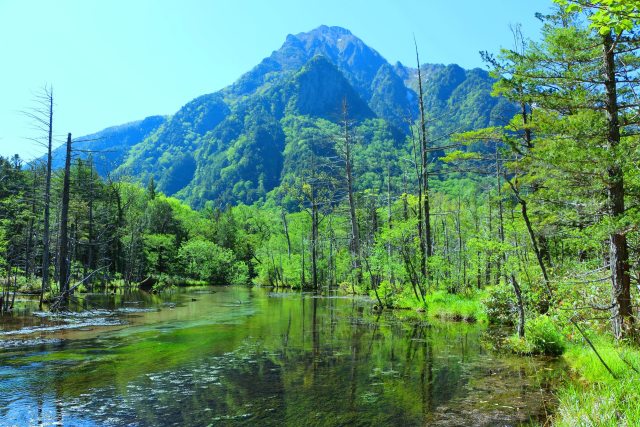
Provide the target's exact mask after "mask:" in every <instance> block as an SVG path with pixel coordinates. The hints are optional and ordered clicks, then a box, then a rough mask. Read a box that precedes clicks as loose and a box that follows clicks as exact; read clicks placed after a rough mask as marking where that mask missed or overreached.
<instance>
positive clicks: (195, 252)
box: [178, 239, 249, 285]
mask: <svg viewBox="0 0 640 427" xmlns="http://www.w3.org/2000/svg"><path fill="white" fill-rule="evenodd" d="M178 258H179V260H180V262H181V265H182V270H183V271H184V272H185V273H186V274H187V275H188V276H189V277H190V278H193V279H198V280H204V281H207V282H209V283H213V284H224V285H238V284H246V283H247V282H248V280H249V270H248V268H247V265H246V264H245V263H244V262H241V261H236V259H235V255H234V254H233V252H232V251H231V250H230V249H225V248H223V247H221V246H218V245H216V244H215V243H213V242H209V241H207V240H199V239H194V240H189V241H188V242H186V243H184V244H183V245H182V246H181V247H180V250H179V251H178Z"/></svg>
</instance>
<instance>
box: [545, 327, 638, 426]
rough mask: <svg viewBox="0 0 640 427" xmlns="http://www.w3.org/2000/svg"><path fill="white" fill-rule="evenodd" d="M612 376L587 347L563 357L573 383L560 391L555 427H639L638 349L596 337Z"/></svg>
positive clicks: (579, 346)
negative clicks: (556, 426)
mask: <svg viewBox="0 0 640 427" xmlns="http://www.w3.org/2000/svg"><path fill="white" fill-rule="evenodd" d="M594 344H595V346H596V348H597V350H598V352H599V353H600V355H601V356H602V358H603V359H604V361H605V363H606V364H607V365H608V366H609V368H611V370H612V371H613V373H614V375H615V378H614V376H612V375H611V374H610V373H609V372H608V371H607V369H606V368H605V367H604V366H603V365H602V363H601V362H600V361H599V360H598V358H597V356H596V355H595V354H594V352H593V351H592V350H591V349H590V348H589V347H588V346H587V345H586V344H574V345H572V346H571V347H570V348H569V349H568V351H567V352H566V353H565V354H564V358H565V360H566V361H567V363H568V364H569V366H570V368H571V373H572V377H573V378H572V380H571V381H569V382H567V383H566V384H565V385H564V386H563V387H562V388H561V389H560V390H559V391H558V399H559V407H558V411H557V415H556V419H555V425H558V426H612V427H613V426H616V427H617V426H640V350H639V349H637V348H631V347H629V346H625V345H616V344H614V343H613V342H611V341H609V340H607V339H605V338H598V339H597V340H596V341H595V342H594Z"/></svg>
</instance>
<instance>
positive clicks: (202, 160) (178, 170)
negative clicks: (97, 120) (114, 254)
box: [54, 26, 515, 207]
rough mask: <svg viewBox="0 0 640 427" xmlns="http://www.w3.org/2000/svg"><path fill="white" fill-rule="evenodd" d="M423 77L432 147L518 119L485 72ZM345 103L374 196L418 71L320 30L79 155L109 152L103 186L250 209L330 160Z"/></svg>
mask: <svg viewBox="0 0 640 427" xmlns="http://www.w3.org/2000/svg"><path fill="white" fill-rule="evenodd" d="M421 69H422V70H423V74H424V92H425V98H424V99H425V106H426V109H427V112H428V114H429V134H430V136H432V137H434V140H436V139H437V140H438V141H439V143H440V144H444V142H443V141H441V140H443V139H446V135H448V134H450V133H452V132H455V131H463V130H468V129H472V128H477V127H484V126H489V125H493V124H498V123H504V122H506V121H507V120H508V119H509V117H511V116H512V115H513V113H514V112H515V110H514V107H513V106H512V105H511V104H509V103H508V102H506V101H505V100H503V99H500V98H492V97H491V95H490V92H491V86H492V84H493V80H492V79H491V78H490V76H489V75H488V73H487V72H486V71H483V70H480V69H474V70H465V69H463V68H461V67H459V66H457V65H447V66H445V65H433V64H425V65H423V66H421ZM343 103H346V107H347V114H348V119H349V120H350V121H353V128H354V129H355V131H356V132H357V134H358V141H359V144H358V149H357V150H356V153H355V155H356V158H355V163H356V165H355V166H356V167H357V168H358V173H359V176H360V177H361V182H365V183H366V184H367V185H370V186H371V187H370V188H377V187H376V185H378V184H376V183H378V181H379V182H380V185H382V184H381V183H382V181H380V180H381V177H382V176H384V173H385V172H384V170H382V169H380V168H381V167H382V165H381V164H380V159H381V158H385V159H387V160H386V161H387V163H388V165H387V167H391V166H389V165H391V164H393V168H392V169H393V171H394V172H393V173H394V174H395V175H397V176H399V174H401V172H400V169H401V168H402V167H405V166H403V165H401V162H400V161H399V159H400V158H401V157H406V156H408V155H409V154H408V152H407V150H408V147H409V144H407V142H406V136H407V135H408V134H409V123H408V121H407V118H412V119H413V120H415V119H416V117H417V70H416V69H414V68H411V67H406V66H404V65H402V64H401V63H396V64H395V65H391V64H389V63H388V62H387V61H386V60H385V59H384V58H383V57H382V56H381V55H380V54H379V53H378V52H377V51H375V50H374V49H372V48H370V47H369V46H367V45H366V44H365V43H364V42H363V41H362V40H360V39H359V38H357V37H356V36H354V35H353V34H352V33H351V32H350V31H348V30H346V29H344V28H339V27H328V26H321V27H318V28H316V29H314V30H312V31H310V32H307V33H300V34H297V35H289V36H287V38H286V40H285V42H284V44H283V45H282V46H281V47H280V48H279V49H278V50H276V51H274V52H273V53H272V54H271V55H270V56H269V57H267V58H265V59H263V60H262V61H261V62H260V63H259V64H258V65H257V66H255V67H254V68H253V69H252V70H250V71H248V72H247V73H245V74H244V75H242V76H241V77H240V78H239V79H238V80H237V81H236V82H235V83H233V84H232V85H230V86H228V87H226V88H224V89H222V90H220V91H218V92H216V93H212V94H208V95H203V96H200V97H198V98H196V99H194V100H192V101H190V102H189V103H187V104H186V105H185V106H183V107H182V108H181V109H180V110H178V112H176V114H174V115H173V116H171V117H168V118H163V117H150V118H147V119H145V120H143V121H140V122H133V123H130V124H127V125H123V126H118V127H114V128H108V129H105V130H104V131H102V132H98V133H96V134H94V135H90V136H89V137H86V138H82V139H87V140H89V139H93V140H96V141H88V142H85V143H81V144H82V145H81V144H80V143H79V144H78V145H77V147H76V148H83V149H86V148H88V147H90V148H91V149H92V150H96V151H105V152H106V154H105V155H104V158H105V161H104V162H102V163H100V166H99V172H100V173H101V174H103V175H104V174H106V173H113V174H116V175H118V176H127V177H130V178H131V179H133V180H138V181H141V182H146V181H148V179H149V178H150V177H151V176H152V175H153V177H154V179H155V181H156V183H157V184H158V189H159V190H161V191H163V192H165V193H166V194H168V195H175V196H177V197H180V198H183V199H185V200H187V201H188V202H189V203H191V204H192V205H193V206H196V207H200V206H203V205H204V204H205V202H207V201H212V202H214V203H216V204H220V205H225V204H235V203H239V202H243V203H252V202H254V201H256V200H259V199H264V198H265V197H267V194H268V193H269V192H270V191H271V190H273V189H274V188H277V187H278V186H279V185H280V184H281V183H282V182H283V180H285V179H288V178H287V177H291V176H295V175H296V174H300V172H301V171H302V168H304V167H305V165H306V164H307V163H308V160H309V157H310V156H311V155H312V153H316V154H319V153H320V154H322V155H329V156H333V155H335V154H336V152H335V148H334V147H335V140H336V138H338V137H339V134H340V127H339V125H338V124H339V123H340V121H341V120H342V118H343ZM442 136H444V138H441V137H442ZM61 155H62V153H61V150H58V151H57V152H56V153H55V156H54V157H55V158H56V159H57V161H59V159H60V158H61ZM81 155H82V153H81ZM95 157H96V156H95V155H94V158H95ZM96 163H98V162H97V161H96Z"/></svg>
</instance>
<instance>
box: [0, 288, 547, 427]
mask: <svg viewBox="0 0 640 427" xmlns="http://www.w3.org/2000/svg"><path fill="white" fill-rule="evenodd" d="M216 291H217V292H216V293H203V292H202V290H198V291H194V290H192V291H184V292H183V293H182V294H180V295H175V294H174V295H170V296H168V297H167V299H166V300H170V301H171V302H173V303H176V306H175V308H168V307H163V306H162V303H163V302H165V301H166V300H163V299H161V298H160V299H157V300H156V301H154V302H153V304H151V306H154V304H155V306H157V307H159V308H160V310H159V311H151V312H141V313H137V314H136V315H135V316H128V317H126V316H125V317H123V319H124V320H125V321H127V322H128V325H127V326H121V327H119V328H116V329H109V328H106V329H100V328H96V329H95V330H93V331H91V332H87V331H60V332H58V333H50V334H48V336H47V337H48V338H50V339H61V340H62V341H61V342H57V343H56V344H52V345H46V344H45V345H43V346H40V347H38V348H23V349H15V348H13V349H12V350H11V351H9V352H3V353H0V366H2V367H3V368H2V369H0V408H3V409H0V416H1V417H2V420H3V422H5V421H6V422H8V423H9V424H10V425H13V424H15V425H32V424H38V423H40V422H42V423H43V424H51V423H55V422H56V421H57V420H62V421H63V423H64V424H71V425H81V426H82V425H86V426H93V425H100V426H102V425H134V426H135V425H140V426H146V425H176V426H206V425H294V426H297V425H317V426H333V425H347V424H348V425H424V424H426V423H429V424H434V425H492V424H506V425H514V424H516V425H517V424H519V423H523V422H528V421H536V420H541V419H544V417H545V416H546V414H547V411H548V410H549V405H550V402H552V397H551V393H550V387H551V384H552V383H553V381H554V378H555V375H554V370H553V368H554V366H555V365H554V363H555V362H552V361H549V360H544V359H537V358H514V357H511V356H508V357H507V356H499V355H497V354H494V353H491V352H490V351H488V350H487V349H486V348H485V347H484V346H483V345H482V344H481V341H482V339H481V338H482V335H483V333H484V329H483V327H482V326H479V325H467V324H451V323H439V322H438V323H434V324H431V323H428V322H426V321H425V319H412V320H406V319H404V320H399V319H398V318H397V317H395V315H394V314H393V313H386V312H385V313H383V314H382V315H380V314H377V313H373V312H372V311H371V303H370V302H369V301H368V300H365V299H361V298H356V299H350V298H317V297H314V296H313V295H309V294H305V295H301V294H296V293H288V294H270V293H269V292H268V291H266V290H261V289H253V290H251V289H246V288H218V289H216ZM196 292H197V293H196ZM193 298H195V299H196V301H192V299H193ZM126 302H127V301H126V299H124V300H122V301H120V302H119V304H125V303H126ZM146 306H149V305H146ZM110 308H113V309H115V308H117V306H112V307H110ZM121 315H123V316H124V313H121Z"/></svg>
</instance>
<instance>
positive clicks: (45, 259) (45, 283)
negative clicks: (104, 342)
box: [40, 89, 53, 310]
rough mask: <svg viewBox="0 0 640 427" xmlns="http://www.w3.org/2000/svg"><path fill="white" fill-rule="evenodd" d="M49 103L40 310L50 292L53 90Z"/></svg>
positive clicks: (49, 93) (48, 97)
mask: <svg viewBox="0 0 640 427" xmlns="http://www.w3.org/2000/svg"><path fill="white" fill-rule="evenodd" d="M46 95H47V100H48V103H49V124H48V131H49V135H48V141H47V174H46V177H45V183H44V221H43V227H44V230H43V232H42V289H41V292H40V310H42V299H43V298H44V293H45V292H47V291H48V290H49V262H50V261H49V240H50V238H51V236H50V228H51V225H50V217H51V210H50V204H51V163H52V161H53V160H52V158H51V157H52V156H51V150H52V144H53V89H51V90H50V91H48V92H46Z"/></svg>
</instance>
